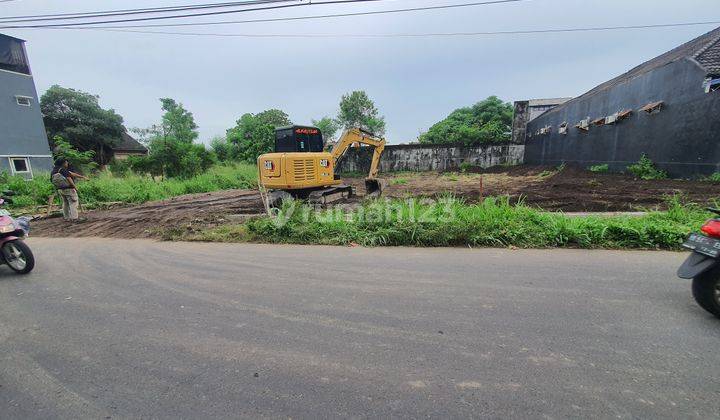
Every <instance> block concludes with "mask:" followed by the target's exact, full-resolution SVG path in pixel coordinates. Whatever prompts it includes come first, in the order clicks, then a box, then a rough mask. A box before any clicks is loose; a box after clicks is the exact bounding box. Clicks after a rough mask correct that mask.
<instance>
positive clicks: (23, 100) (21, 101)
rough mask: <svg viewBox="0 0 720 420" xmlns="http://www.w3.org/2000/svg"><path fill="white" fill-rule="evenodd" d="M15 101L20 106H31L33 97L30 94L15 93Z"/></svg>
mask: <svg viewBox="0 0 720 420" xmlns="http://www.w3.org/2000/svg"><path fill="white" fill-rule="evenodd" d="M15 102H17V104H18V105H20V106H30V105H32V98H31V97H29V96H20V95H15Z"/></svg>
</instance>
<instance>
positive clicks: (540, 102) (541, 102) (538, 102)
mask: <svg viewBox="0 0 720 420" xmlns="http://www.w3.org/2000/svg"><path fill="white" fill-rule="evenodd" d="M570 99H572V98H544V99H530V100H528V105H529V106H550V105H560V104H564V103H565V102H567V101H569V100H570Z"/></svg>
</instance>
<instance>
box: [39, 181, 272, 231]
mask: <svg viewBox="0 0 720 420" xmlns="http://www.w3.org/2000/svg"><path fill="white" fill-rule="evenodd" d="M260 213H263V205H262V201H261V199H260V195H259V194H258V192H257V191H255V190H227V191H217V192H212V193H202V194H190V195H183V196H180V197H175V198H170V199H167V200H162V201H154V202H150V203H145V204H141V205H137V206H126V207H119V208H113V209H108V210H96V211H88V212H84V213H83V215H82V216H83V217H85V218H87V221H85V222H81V223H68V222H65V221H64V220H63V219H62V218H61V217H52V218H42V219H37V220H34V221H33V223H32V234H33V235H35V236H47V237H78V236H99V237H113V238H161V237H163V236H164V235H165V233H166V232H167V231H168V230H169V229H175V230H178V229H182V230H188V231H193V230H195V229H200V228H208V227H214V226H218V225H221V224H226V223H231V222H239V221H242V220H244V219H246V218H248V217H253V216H255V215H258V214H260Z"/></svg>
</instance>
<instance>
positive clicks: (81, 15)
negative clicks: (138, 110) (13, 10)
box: [0, 0, 302, 23]
mask: <svg viewBox="0 0 720 420" xmlns="http://www.w3.org/2000/svg"><path fill="white" fill-rule="evenodd" d="M2 1H3V0H0V2H2ZM5 1H13V0H5ZM291 1H296V2H299V1H302V0H245V1H234V2H225V3H205V4H192V5H191V4H188V5H184V6H166V7H151V8H143V9H119V10H104V11H97V12H76V13H56V14H45V15H26V16H7V17H2V18H0V23H20V22H38V21H51V20H69V19H91V18H95V17H109V16H126V15H137V14H149V13H167V12H178V11H184V10H200V9H213V8H222V7H233V6H248V5H254V4H265V3H287V2H291Z"/></svg>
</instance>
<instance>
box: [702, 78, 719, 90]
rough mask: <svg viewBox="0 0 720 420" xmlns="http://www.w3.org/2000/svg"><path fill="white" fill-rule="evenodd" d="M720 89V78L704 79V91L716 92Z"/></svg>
mask: <svg viewBox="0 0 720 420" xmlns="http://www.w3.org/2000/svg"><path fill="white" fill-rule="evenodd" d="M718 90H720V78H712V77H708V78H707V79H705V93H710V92H717V91H718Z"/></svg>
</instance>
